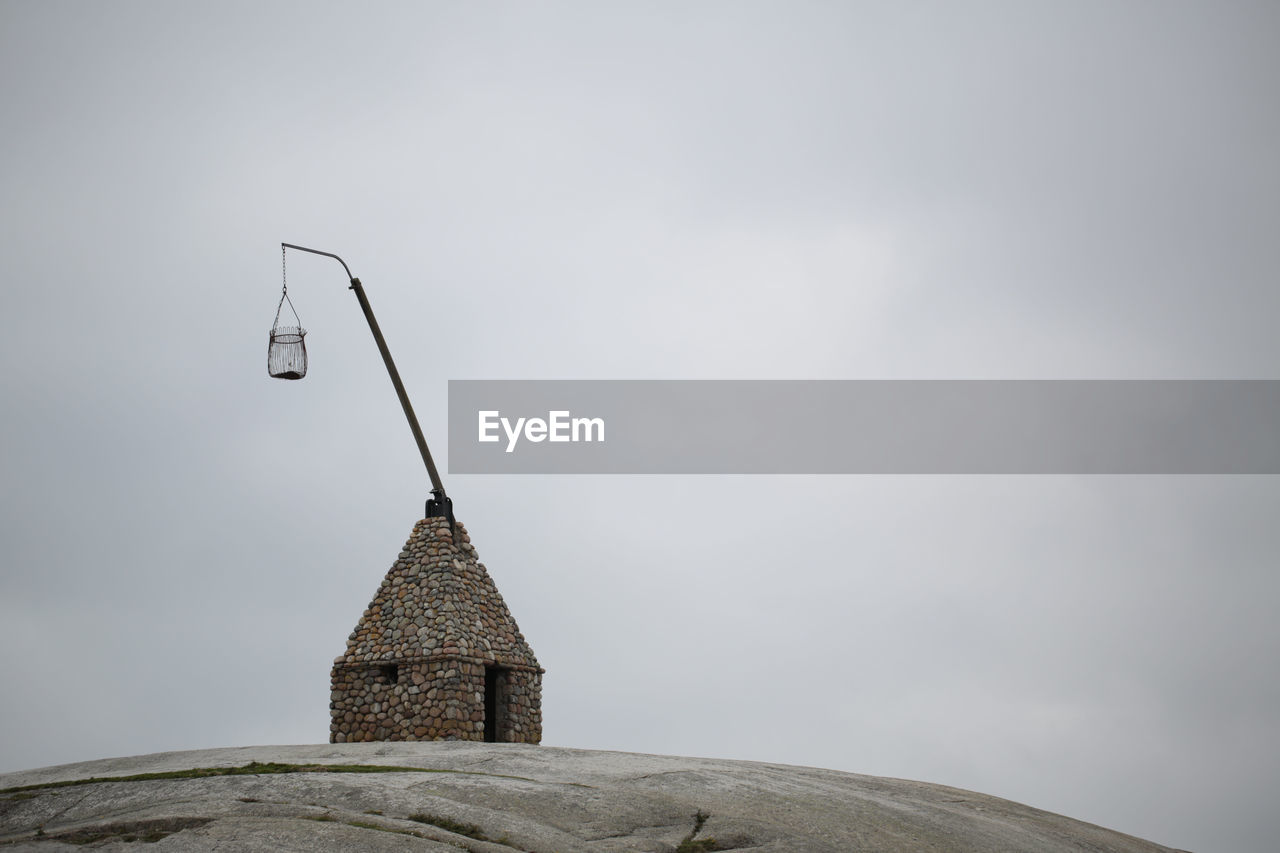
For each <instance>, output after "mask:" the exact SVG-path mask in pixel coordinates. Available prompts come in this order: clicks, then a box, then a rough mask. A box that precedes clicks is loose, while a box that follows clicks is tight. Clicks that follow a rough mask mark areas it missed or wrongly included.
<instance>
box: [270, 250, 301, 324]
mask: <svg viewBox="0 0 1280 853" xmlns="http://www.w3.org/2000/svg"><path fill="white" fill-rule="evenodd" d="M287 257H288V253H287V252H286V251H285V248H284V246H281V247H280V304H279V305H277V306H276V319H275V321H274V322H273V323H272V324H271V329H272V330H273V331H274V330H275V328H276V327H277V326H279V325H280V311H281V310H283V308H284V304H285V303H286V302H288V303H289V310H290V311H292V312H293V321H294V322H295V323H297V324H298V328H299V329H301V328H302V319H301V318H300V317H299V316H298V309H297V308H294V307H293V300H292V299H290V298H289V269H288V267H287V266H286V264H285V258H287Z"/></svg>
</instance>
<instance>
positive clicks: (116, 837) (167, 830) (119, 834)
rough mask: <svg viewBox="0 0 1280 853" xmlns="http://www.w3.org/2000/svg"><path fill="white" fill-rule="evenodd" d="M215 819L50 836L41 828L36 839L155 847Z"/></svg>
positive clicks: (124, 825)
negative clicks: (136, 844)
mask: <svg viewBox="0 0 1280 853" xmlns="http://www.w3.org/2000/svg"><path fill="white" fill-rule="evenodd" d="M210 820H212V818H199V817H176V818H160V819H158V820H138V821H127V822H123V823H109V824H101V825H99V826H89V827H85V828H84V829H76V830H72V831H70V832H58V833H54V834H46V833H45V832H44V828H43V827H41V829H40V830H39V831H37V832H36V837H37V838H41V839H47V840H50V841H61V842H63V843H65V844H98V843H101V842H104V841H123V842H126V843H132V842H139V841H140V842H142V843H144V844H154V843H155V842H157V841H159V840H160V839H162V838H166V837H168V836H170V835H172V834H173V833H175V832H181V831H182V830H184V829H191V828H193V827H197V826H204V825H205V824H206V823H208V822H209V821H210Z"/></svg>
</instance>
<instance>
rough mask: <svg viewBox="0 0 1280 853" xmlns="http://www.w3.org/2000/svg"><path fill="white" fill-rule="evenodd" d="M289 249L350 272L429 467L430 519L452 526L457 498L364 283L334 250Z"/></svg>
mask: <svg viewBox="0 0 1280 853" xmlns="http://www.w3.org/2000/svg"><path fill="white" fill-rule="evenodd" d="M280 245H281V246H283V247H284V248H286V249H297V250H298V251H300V252H310V253H311V254H313V255H324V256H325V257H326V258H333V259H334V260H335V261H337V262H338V263H340V264H342V268H343V269H344V270H346V272H347V278H349V279H351V286H350V288H348V289H350V290H354V291H355V292H356V299H357V300H359V302H360V310H361V311H363V312H364V318H365V319H366V320H368V321H369V331H371V332H373V340H374V343H376V344H377V345H378V352H380V353H382V362H383V364H385V365H386V366H387V373H388V374H389V375H390V376H391V384H392V385H394V386H395V389H396V396H397V397H399V398H400V406H401V407H402V408H403V409H404V416H405V417H406V418H408V420H409V429H410V430H412V431H413V440H414V441H416V442H417V443H418V452H419V453H421V454H422V462H423V464H424V465H426V466H427V476H428V477H430V478H431V494H432V495H434V496H435V497H434V498H433V499H432V500H429V501H427V518H434V517H439V516H443V517H445V518H448V519H449V526H450V527H452V526H453V524H454V521H453V501H452V500H451V499H450V498H449V497H448V496H447V495H446V494H445V491H444V483H443V482H441V480H440V472H439V471H437V470H436V463H435V462H434V461H432V459H431V451H430V449H428V448H427V440H426V438H424V437H423V435H422V427H420V426H419V425H418V416H417V415H415V414H414V413H413V404H412V403H410V402H409V395H408V393H406V392H405V390H404V383H403V382H401V381H400V371H398V370H396V363H395V362H394V361H393V360H392V359H391V350H389V349H387V342H386V340H385V339H384V338H383V337H382V330H381V329H380V328H378V320H377V318H375V317H374V316H373V307H372V306H370V305H369V297H367V296H365V293H364V286H363V285H362V284H360V279H358V278H356V277H355V276H353V275H352V274H351V268H350V267H348V266H347V262H346V261H344V260H343V259H342V258H340V257H338V256H337V255H335V254H333V253H332V252H322V251H320V250H319V249H308V248H307V247H306V246H295V245H294V244H293V243H281V244H280Z"/></svg>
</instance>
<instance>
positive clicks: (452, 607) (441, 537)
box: [329, 518, 544, 743]
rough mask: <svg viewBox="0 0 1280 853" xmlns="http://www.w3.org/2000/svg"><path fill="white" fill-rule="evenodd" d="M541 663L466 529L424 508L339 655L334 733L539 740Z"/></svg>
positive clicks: (353, 737) (339, 736)
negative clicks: (428, 515)
mask: <svg viewBox="0 0 1280 853" xmlns="http://www.w3.org/2000/svg"><path fill="white" fill-rule="evenodd" d="M455 543H456V544H455ZM543 672H544V670H543V669H542V668H541V667H540V666H538V660H537V658H535V657H534V656H533V650H532V649H530V648H529V644H528V643H526V642H525V640H524V636H523V635H522V634H521V633H520V629H519V628H518V627H517V626H516V622H515V620H514V619H512V618H511V611H510V610H508V609H507V605H506V602H504V601H503V600H502V595H501V594H499V592H498V588H497V587H496V586H494V583H493V580H492V579H491V578H490V577H489V573H488V572H487V571H486V570H485V567H484V565H483V564H482V563H480V562H479V561H478V560H477V556H476V549H475V548H474V547H473V546H472V545H471V539H470V537H469V536H468V535H467V532H466V529H465V528H464V527H463V526H462V525H461V524H457V536H456V537H455V536H454V535H453V533H452V532H451V531H450V529H449V522H448V520H447V519H444V518H425V519H423V520H422V521H419V522H418V523H417V524H416V525H415V526H414V528H413V535H411V536H410V537H409V541H408V542H406V543H405V546H404V550H403V551H401V552H400V556H399V558H398V559H397V560H396V561H395V564H394V565H392V567H391V570H390V571H389V572H387V576H386V577H385V578H383V580H382V586H380V587H379V588H378V592H377V594H376V595H374V597H373V601H372V602H370V604H369V607H368V609H366V610H365V612H364V615H363V616H361V617H360V624H358V625H357V626H356V629H355V630H354V631H352V632H351V636H350V637H349V638H348V639H347V650H346V653H344V654H343V655H342V656H341V657H339V658H337V659H336V660H335V661H334V662H333V672H332V678H331V686H332V691H331V693H330V702H329V708H330V717H331V721H330V724H329V740H330V741H331V742H333V743H350V742H354V741H378V740H475V741H489V742H498V743H538V742H540V741H541V740H542V673H543Z"/></svg>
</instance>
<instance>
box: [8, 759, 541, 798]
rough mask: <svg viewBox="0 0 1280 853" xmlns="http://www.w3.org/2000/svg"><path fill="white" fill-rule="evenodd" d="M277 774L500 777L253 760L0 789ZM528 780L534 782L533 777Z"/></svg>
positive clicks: (15, 790) (13, 790)
mask: <svg viewBox="0 0 1280 853" xmlns="http://www.w3.org/2000/svg"><path fill="white" fill-rule="evenodd" d="M275 773H464V774H466V775H469V776H496V775H499V774H494V773H475V772H472V771H468V770H441V769H438V768H434V767H393V766H389V765H384V764H279V763H276V762H273V761H272V762H265V763H259V762H257V761H250V762H249V763H248V764H245V765H243V766H242V767H193V768H191V769H189V770H166V771H163V772H159V773H136V774H134V775H132V776H90V777H89V778H87V779H64V780H62V781H60V782H41V783H40V784H37V785H15V786H13V787H12V788H0V794H18V793H22V792H24V791H39V790H44V789H46V788H69V787H72V786H75V785H96V784H99V783H101V782H151V781H154V780H157V779H205V778H208V777H211V776H268V775H271V774H275ZM502 778H506V779H523V777H520V776H504V777H502ZM524 781H529V782H532V781H533V780H532V779H527V780H524Z"/></svg>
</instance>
